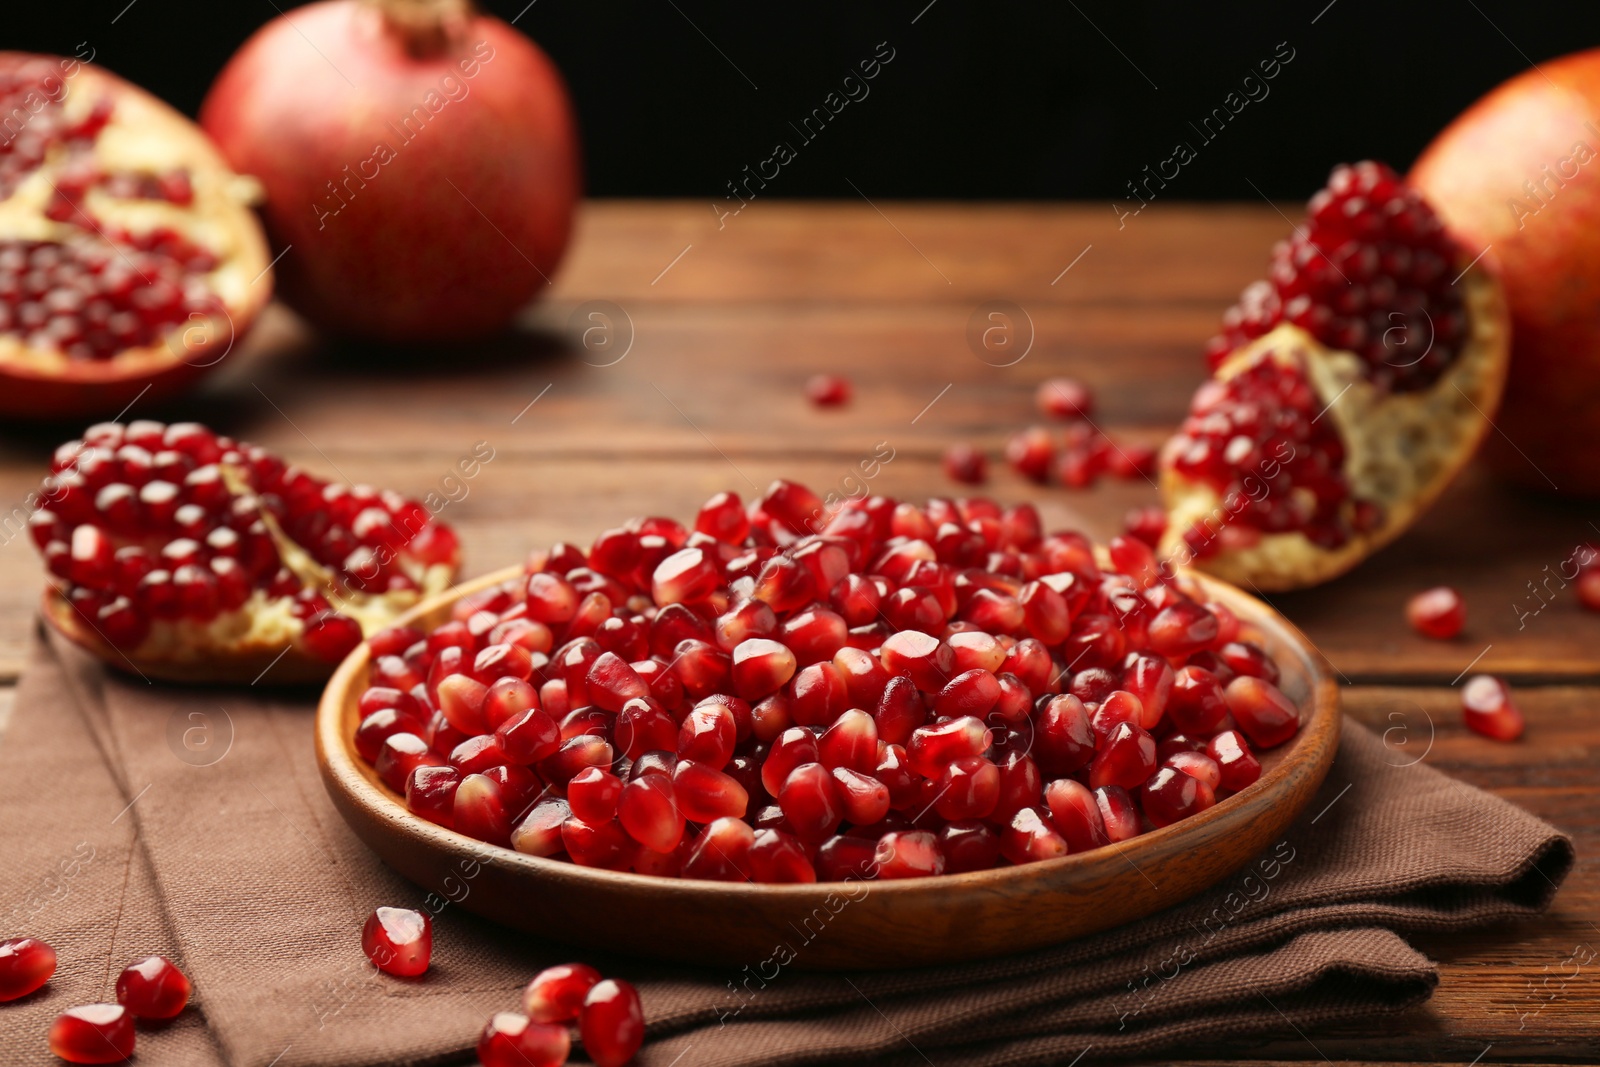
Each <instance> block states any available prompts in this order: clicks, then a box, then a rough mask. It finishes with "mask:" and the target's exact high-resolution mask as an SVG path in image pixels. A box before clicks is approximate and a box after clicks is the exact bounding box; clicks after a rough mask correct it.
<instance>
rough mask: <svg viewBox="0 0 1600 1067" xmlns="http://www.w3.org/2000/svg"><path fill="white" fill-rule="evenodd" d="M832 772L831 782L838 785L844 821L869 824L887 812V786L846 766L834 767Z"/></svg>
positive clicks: (875, 821)
mask: <svg viewBox="0 0 1600 1067" xmlns="http://www.w3.org/2000/svg"><path fill="white" fill-rule="evenodd" d="M832 773H833V782H834V784H835V785H836V786H838V787H839V800H840V803H841V804H842V805H843V806H844V817H845V821H847V822H849V823H850V824H851V825H852V826H871V825H873V824H874V823H878V822H881V821H882V820H883V818H884V817H885V816H886V815H888V814H889V787H888V786H886V785H884V784H883V783H882V782H880V781H878V780H877V779H876V778H874V777H872V776H871V775H868V774H863V773H861V772H860V771H854V770H851V769H850V768H848V767H835V768H833V772H832Z"/></svg>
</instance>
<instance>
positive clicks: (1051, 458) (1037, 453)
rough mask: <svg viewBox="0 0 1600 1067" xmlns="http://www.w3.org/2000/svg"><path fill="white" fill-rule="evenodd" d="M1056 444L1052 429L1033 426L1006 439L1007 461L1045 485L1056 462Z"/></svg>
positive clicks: (1025, 475) (1023, 473)
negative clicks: (1051, 436)
mask: <svg viewBox="0 0 1600 1067" xmlns="http://www.w3.org/2000/svg"><path fill="white" fill-rule="evenodd" d="M1055 453H1056V446H1055V442H1054V441H1053V440H1051V438H1050V431H1049V430H1046V429H1044V428H1043V427H1041V426H1033V427H1030V428H1028V429H1026V430H1023V431H1020V432H1019V433H1015V434H1012V435H1011V438H1010V439H1009V440H1007V441H1006V462H1008V463H1010V464H1011V465H1012V466H1013V467H1015V468H1016V469H1017V472H1018V473H1019V474H1021V475H1022V476H1023V477H1024V478H1027V479H1029V480H1030V481H1035V482H1038V483H1039V484H1040V485H1043V484H1044V483H1045V482H1047V481H1049V480H1050V468H1051V466H1052V465H1053V464H1054V462H1055Z"/></svg>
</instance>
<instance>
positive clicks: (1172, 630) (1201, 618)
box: [1148, 600, 1220, 656]
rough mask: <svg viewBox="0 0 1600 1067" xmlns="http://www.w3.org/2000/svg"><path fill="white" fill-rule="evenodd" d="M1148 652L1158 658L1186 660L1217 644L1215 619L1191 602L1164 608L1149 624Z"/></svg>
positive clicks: (1217, 628)
mask: <svg viewBox="0 0 1600 1067" xmlns="http://www.w3.org/2000/svg"><path fill="white" fill-rule="evenodd" d="M1148 632H1149V641H1150V648H1151V649H1152V650H1153V651H1154V652H1155V653H1156V654H1157V655H1160V656H1187V655H1189V654H1190V653H1191V652H1198V651H1200V650H1201V649H1202V648H1207V647H1209V646H1210V645H1211V644H1212V643H1213V642H1215V641H1216V640H1217V636H1218V634H1219V633H1220V627H1219V625H1218V623H1217V617H1216V616H1215V615H1213V614H1211V612H1209V611H1207V610H1206V609H1205V608H1203V607H1201V606H1200V605H1199V604H1196V603H1195V602H1194V601H1192V600H1180V601H1178V602H1177V603H1175V604H1173V605H1172V606H1170V607H1167V608H1163V609H1162V610H1161V611H1160V612H1158V613H1157V614H1156V617H1155V618H1154V619H1152V620H1150V628H1149V631H1148Z"/></svg>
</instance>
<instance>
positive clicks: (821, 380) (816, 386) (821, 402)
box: [806, 374, 851, 408]
mask: <svg viewBox="0 0 1600 1067" xmlns="http://www.w3.org/2000/svg"><path fill="white" fill-rule="evenodd" d="M850 394H851V388H850V380H849V379H848V378H841V377H840V376H839V375H837V374H817V375H813V376H812V378H811V380H810V381H808V382H806V397H807V399H809V400H810V401H811V402H812V403H813V404H815V405H816V406H817V407H819V408H836V407H839V406H841V405H843V404H848V403H849V402H850Z"/></svg>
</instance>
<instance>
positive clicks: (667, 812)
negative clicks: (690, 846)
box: [617, 774, 684, 853]
mask: <svg viewBox="0 0 1600 1067" xmlns="http://www.w3.org/2000/svg"><path fill="white" fill-rule="evenodd" d="M617 819H618V821H620V822H621V823H622V828H623V829H624V830H626V831H627V832H628V836H629V837H631V838H633V839H634V840H635V841H637V842H639V844H641V845H643V846H644V847H645V848H647V849H650V850H651V851H654V852H662V853H666V852H671V851H673V850H674V849H676V848H677V847H678V845H679V843H680V842H682V840H683V829H684V818H683V815H682V814H681V813H679V811H678V805H677V801H676V800H675V798H674V790H673V785H672V778H671V777H670V776H669V775H664V774H645V775H642V776H641V777H638V778H635V779H633V780H632V781H630V782H628V783H627V784H626V785H624V786H623V787H622V797H621V799H620V800H619V801H618V803H617Z"/></svg>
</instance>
